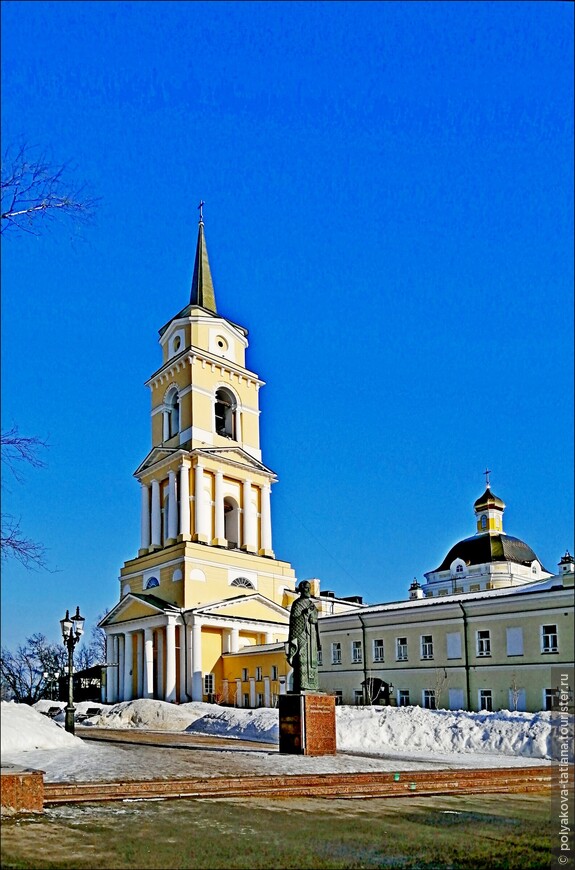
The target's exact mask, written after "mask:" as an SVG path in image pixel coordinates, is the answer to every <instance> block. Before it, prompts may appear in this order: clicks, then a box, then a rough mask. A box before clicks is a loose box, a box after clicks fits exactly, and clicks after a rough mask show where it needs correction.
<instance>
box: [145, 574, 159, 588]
mask: <svg viewBox="0 0 575 870" xmlns="http://www.w3.org/2000/svg"><path fill="white" fill-rule="evenodd" d="M159 585H160V581H159V580H158V578H157V577H150V579H149V580H148V582H147V583H146V589H153V588H154V587H155V586H159Z"/></svg>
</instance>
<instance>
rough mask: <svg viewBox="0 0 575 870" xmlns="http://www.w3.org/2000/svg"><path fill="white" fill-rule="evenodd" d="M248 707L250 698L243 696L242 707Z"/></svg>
mask: <svg viewBox="0 0 575 870" xmlns="http://www.w3.org/2000/svg"><path fill="white" fill-rule="evenodd" d="M249 706H250V696H249V694H245V695H244V707H249Z"/></svg>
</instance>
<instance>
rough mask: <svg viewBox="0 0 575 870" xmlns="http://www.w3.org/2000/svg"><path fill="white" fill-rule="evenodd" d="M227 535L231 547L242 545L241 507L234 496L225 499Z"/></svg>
mask: <svg viewBox="0 0 575 870" xmlns="http://www.w3.org/2000/svg"><path fill="white" fill-rule="evenodd" d="M224 527H225V532H224V533H225V536H226V540H227V542H228V547H229V548H230V549H235V548H236V547H239V545H240V509H239V507H238V504H237V502H236V501H235V500H234V499H233V498H225V499H224Z"/></svg>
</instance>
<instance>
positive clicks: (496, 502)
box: [473, 486, 505, 511]
mask: <svg viewBox="0 0 575 870" xmlns="http://www.w3.org/2000/svg"><path fill="white" fill-rule="evenodd" d="M473 507H474V508H475V510H476V511H481V510H486V509H487V508H499V510H504V509H505V502H504V501H502V500H501V499H500V498H498V497H497V496H496V495H494V494H493V493H492V492H491V487H489V486H488V487H487V489H486V490H485V492H484V493H483V495H480V496H479V498H478V499H477V500H476V501H475V502H474V504H473Z"/></svg>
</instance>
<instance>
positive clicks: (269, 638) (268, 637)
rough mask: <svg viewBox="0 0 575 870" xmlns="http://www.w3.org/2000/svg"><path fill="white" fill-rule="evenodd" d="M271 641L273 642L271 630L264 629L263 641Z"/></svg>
mask: <svg viewBox="0 0 575 870" xmlns="http://www.w3.org/2000/svg"><path fill="white" fill-rule="evenodd" d="M273 642H274V636H273V632H271V631H266V633H265V634H264V643H273Z"/></svg>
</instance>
